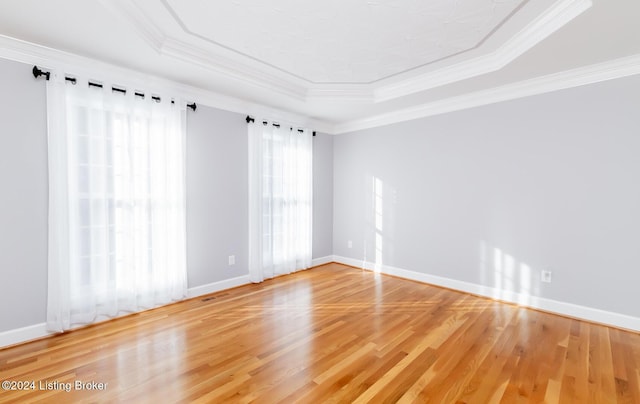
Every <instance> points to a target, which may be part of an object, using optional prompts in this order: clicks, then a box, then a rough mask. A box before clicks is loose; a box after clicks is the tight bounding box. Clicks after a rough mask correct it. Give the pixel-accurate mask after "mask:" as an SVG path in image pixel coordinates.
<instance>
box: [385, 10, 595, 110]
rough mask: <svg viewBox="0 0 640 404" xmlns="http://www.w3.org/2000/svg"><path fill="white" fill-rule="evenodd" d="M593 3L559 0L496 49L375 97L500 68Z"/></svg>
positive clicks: (393, 95) (394, 95)
mask: <svg viewBox="0 0 640 404" xmlns="http://www.w3.org/2000/svg"><path fill="white" fill-rule="evenodd" d="M591 6H592V2H591V0H561V1H558V2H556V3H554V5H553V6H551V7H550V8H549V9H547V10H546V11H545V12H544V13H542V14H541V15H540V16H538V17H537V18H536V19H535V20H533V21H531V22H530V23H529V24H528V25H527V26H526V27H525V28H524V29H522V30H521V31H520V32H518V33H517V34H516V35H515V36H513V37H512V38H510V39H509V40H508V41H507V42H505V43H504V44H503V45H501V46H500V47H499V48H498V49H496V50H495V51H493V52H491V53H488V54H485V55H482V56H478V57H475V58H473V59H469V60H465V61H463V62H460V63H457V64H455V65H451V66H445V67H442V68H440V69H438V70H435V71H433V72H429V73H425V74H422V75H420V76H416V77H414V78H409V79H405V80H402V81H400V82H397V83H394V84H389V85H384V86H380V87H379V88H377V89H376V90H375V91H374V100H375V102H383V101H388V100H392V99H395V98H399V97H403V96H406V95H409V94H414V93H417V92H420V91H425V90H429V89H432V88H435V87H440V86H443V85H446V84H451V83H453V82H457V81H461V80H465V79H469V78H471V77H475V76H479V75H481V74H486V73H491V72H494V71H496V70H500V69H502V68H503V67H504V66H506V65H507V64H509V63H511V62H512V61H514V60H515V59H516V58H517V57H518V56H520V55H522V54H523V53H525V52H526V51H528V50H529V49H531V48H533V47H534V46H535V45H537V44H538V43H540V42H541V41H542V40H544V39H545V38H547V37H548V36H549V35H551V34H552V33H554V32H555V31H556V30H558V29H560V28H562V27H563V26H564V25H565V24H567V23H568V22H569V21H571V20H573V19H574V18H575V17H577V16H578V15H580V14H582V13H583V12H584V11H586V10H587V9H589V8H590V7H591Z"/></svg>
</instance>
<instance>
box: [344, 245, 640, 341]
mask: <svg viewBox="0 0 640 404" xmlns="http://www.w3.org/2000/svg"><path fill="white" fill-rule="evenodd" d="M333 260H334V261H335V262H338V263H340V264H345V265H350V266H354V267H357V268H363V269H366V270H369V271H376V272H380V273H383V274H387V275H393V276H397V277H399V278H405V279H410V280H414V281H418V282H423V283H428V284H431V285H435V286H442V287H445V288H449V289H455V290H459V291H462V292H467V293H471V294H474V295H478V296H484V297H488V298H491V299H496V300H500V301H504V302H508V303H515V304H518V305H520V306H524V307H530V308H533V309H539V310H543V311H548V312H551V313H556V314H560V315H563V316H569V317H573V318H578V319H582V320H586V321H592V322H595V323H600V324H605V325H610V326H614V327H619V328H624V329H627V330H631V331H636V332H640V318H638V317H633V316H629V315H626V314H620V313H615V312H611V311H605V310H600V309H596V308H593V307H586V306H580V305H577V304H573V303H567V302H561V301H558V300H552V299H547V298H543V297H538V296H530V295H527V294H523V293H517V292H511V291H505V290H502V289H497V288H493V287H490V286H484V285H479V284H476V283H470V282H464V281H459V280H456V279H451V278H445V277H441V276H435V275H429V274H425V273H422V272H415V271H410V270H407V269H402V268H396V267H392V266H389V265H376V264H374V263H372V262H367V261H363V260H357V259H353V258H347V257H342V256H337V255H336V256H334V257H333Z"/></svg>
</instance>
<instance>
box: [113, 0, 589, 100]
mask: <svg viewBox="0 0 640 404" xmlns="http://www.w3.org/2000/svg"><path fill="white" fill-rule="evenodd" d="M101 4H103V5H104V6H105V7H106V8H108V9H109V10H111V11H112V12H113V13H114V14H115V15H117V16H119V17H120V18H121V19H123V20H124V21H126V22H127V23H129V24H130V25H132V26H133V28H134V30H135V32H137V33H138V34H139V35H140V36H141V37H142V38H143V39H144V40H145V41H146V42H147V43H148V44H149V46H151V47H152V48H153V49H155V50H156V51H157V52H158V53H160V54H162V55H165V56H167V57H171V58H175V59H178V60H181V61H184V62H187V63H191V64H194V65H197V66H200V67H202V68H205V69H207V70H209V71H212V72H214V73H216V74H219V75H221V76H223V77H230V78H232V79H235V80H239V81H242V82H244V83H249V84H250V85H253V86H258V87H260V88H263V89H267V90H269V91H272V92H274V93H278V94H282V95H285V96H288V97H291V98H292V99H294V100H296V101H306V102H326V101H332V100H341V101H350V102H367V103H379V102H384V101H389V100H393V99H396V98H400V97H404V96H407V95H410V94H414V93H417V92H421V91H426V90H429V89H431V88H435V87H440V86H443V85H446V84H451V83H453V82H457V81H461V80H465V79H468V78H472V77H475V76H479V75H482V74H486V73H489V72H493V71H496V70H499V69H501V68H502V67H504V66H505V65H507V64H508V63H510V62H512V61H513V60H514V59H516V58H517V57H518V56H520V55H522V54H523V53H524V52H526V51H528V50H529V49H531V48H532V47H533V46H535V45H536V44H538V43H539V42H540V41H542V40H544V39H545V38H547V37H548V36H549V35H551V34H552V33H553V32H555V31H556V30H557V29H559V28H560V27H562V26H564V25H565V24H566V23H567V22H569V21H571V20H572V19H574V18H575V17H577V16H578V15H580V14H581V13H582V12H584V11H585V10H587V9H588V8H590V7H591V6H592V0H558V1H556V2H555V3H554V4H553V5H552V6H551V7H550V8H548V9H547V10H546V11H544V12H543V13H542V14H541V15H539V16H538V17H537V18H535V19H534V20H533V21H531V22H530V23H529V24H528V25H527V26H526V27H525V28H524V29H522V30H521V31H520V32H518V33H517V34H516V35H515V36H514V37H512V38H511V39H509V40H508V41H507V42H505V43H504V44H503V45H502V46H500V47H499V48H498V49H496V50H494V51H493V52H490V53H487V54H483V55H480V56H476V57H474V58H471V59H467V60H465V61H462V62H459V63H457V64H454V65H448V66H443V67H441V68H439V69H436V70H432V71H427V72H423V73H419V74H417V75H416V73H415V72H414V73H412V75H411V77H407V75H404V76H405V78H404V79H401V78H398V77H396V78H389V79H382V80H380V81H379V82H375V83H369V84H363V83H342V84H330V83H312V82H310V81H308V80H306V79H303V78H301V77H298V76H295V75H293V74H292V73H288V72H284V71H281V70H279V69H276V68H275V67H273V66H271V65H269V64H267V63H265V62H262V61H260V60H257V59H252V58H249V57H247V56H246V55H243V54H240V53H238V52H236V51H233V50H231V49H227V48H223V47H221V46H214V44H211V43H207V44H206V46H204V45H203V46H200V45H193V44H188V43H186V42H184V41H181V40H179V39H177V38H175V37H172V36H170V35H168V34H166V33H164V32H162V30H161V29H160V28H159V27H158V26H157V25H156V24H154V23H153V21H152V20H151V19H150V18H148V17H147V16H146V15H145V13H144V12H143V11H142V10H141V9H140V8H139V7H138V6H137V5H135V2H128V1H116V2H114V1H107V0H101ZM172 18H174V19H175V16H173V15H172ZM178 25H179V26H180V28H179V29H180V30H182V31H183V32H185V34H188V35H192V34H191V33H189V32H187V31H185V28H184V27H183V26H181V25H180V24H178ZM197 39H198V40H197V41H196V42H201V40H200V39H199V38H197Z"/></svg>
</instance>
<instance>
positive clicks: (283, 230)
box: [249, 123, 312, 282]
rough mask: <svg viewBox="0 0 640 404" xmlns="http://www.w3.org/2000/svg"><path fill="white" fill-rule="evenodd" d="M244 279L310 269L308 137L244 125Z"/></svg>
mask: <svg viewBox="0 0 640 404" xmlns="http://www.w3.org/2000/svg"><path fill="white" fill-rule="evenodd" d="M249 160H250V162H249V177H250V179H249V184H250V190H249V199H250V201H249V206H250V212H249V222H250V235H249V237H250V246H249V254H250V257H249V267H250V268H249V273H250V276H251V280H252V281H253V282H260V281H262V280H263V279H264V278H271V277H273V276H276V275H281V274H286V273H291V272H294V271H296V270H299V269H305V268H309V267H310V266H311V230H312V229H311V224H312V137H311V134H310V133H309V132H308V131H307V130H297V129H292V128H290V127H286V128H285V127H278V126H274V125H272V124H267V125H264V124H261V123H258V124H255V123H252V124H249Z"/></svg>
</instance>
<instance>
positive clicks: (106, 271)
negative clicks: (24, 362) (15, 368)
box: [47, 74, 187, 331]
mask: <svg viewBox="0 0 640 404" xmlns="http://www.w3.org/2000/svg"><path fill="white" fill-rule="evenodd" d="M185 115H186V114H185V106H184V103H183V102H179V101H178V100H175V104H172V103H171V98H170V97H162V98H161V102H156V101H154V100H152V99H151V96H150V95H148V96H147V97H144V98H142V97H139V96H135V95H134V92H133V91H127V92H126V94H123V93H121V92H113V91H111V87H110V86H107V85H105V86H104V89H103V88H97V87H91V86H88V83H87V81H86V80H82V79H77V84H75V85H73V84H71V83H69V82H65V80H64V76H63V75H60V74H54V75H53V77H52V80H50V81H48V82H47V116H48V144H49V150H48V153H49V262H48V302H47V327H48V329H49V330H51V331H63V330H67V329H70V328H74V327H76V326H78V325H82V324H89V323H92V322H95V321H98V320H102V319H106V318H110V317H114V316H118V315H120V314H123V313H127V312H135V311H140V310H143V309H148V308H152V307H156V306H158V305H162V304H166V303H169V302H171V301H175V300H179V299H182V298H184V297H185V296H186V285H187V280H186V241H185V239H186V234H185V232H186V230H185V165H184V156H185Z"/></svg>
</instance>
